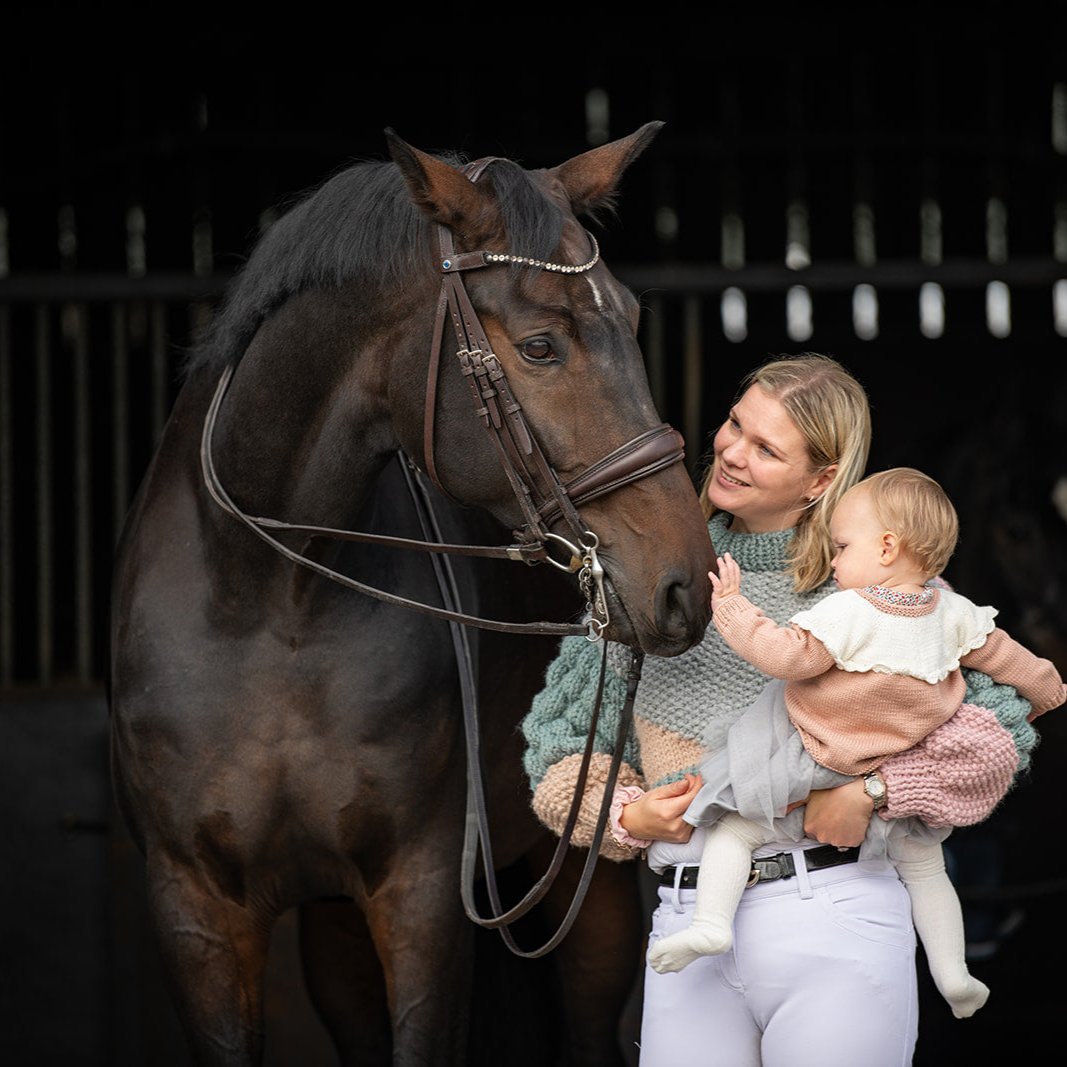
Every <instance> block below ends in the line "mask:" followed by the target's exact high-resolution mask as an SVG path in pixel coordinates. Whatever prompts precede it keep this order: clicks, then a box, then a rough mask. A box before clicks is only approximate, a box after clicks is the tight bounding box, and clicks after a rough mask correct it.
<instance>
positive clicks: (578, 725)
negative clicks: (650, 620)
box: [522, 514, 1036, 859]
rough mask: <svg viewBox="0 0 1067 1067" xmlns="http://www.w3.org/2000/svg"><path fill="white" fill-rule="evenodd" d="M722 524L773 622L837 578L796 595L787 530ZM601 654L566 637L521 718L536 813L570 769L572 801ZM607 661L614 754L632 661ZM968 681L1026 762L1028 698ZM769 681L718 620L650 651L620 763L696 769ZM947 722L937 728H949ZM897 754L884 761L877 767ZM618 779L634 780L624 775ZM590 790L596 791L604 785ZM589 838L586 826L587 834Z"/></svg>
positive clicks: (712, 526) (669, 771)
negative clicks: (671, 651) (685, 642)
mask: <svg viewBox="0 0 1067 1067" xmlns="http://www.w3.org/2000/svg"><path fill="white" fill-rule="evenodd" d="M728 521H729V516H728V515H725V514H718V515H716V516H715V517H714V518H713V519H712V520H711V522H710V523H709V526H708V530H709V533H710V535H711V539H712V543H713V544H714V545H715V550H716V552H717V553H718V554H719V555H722V554H723V553H724V552H729V553H730V554H731V555H732V556H733V557H734V559H736V560H737V562H738V565H739V566H740V567H741V570H742V571H743V573H744V585H745V590H746V592H747V593H749V594H750V595H751V596H752V599H753V600H754V601H756V603H758V604H759V605H760V606H761V608H762V609H763V611H764V613H765V614H767V615H768V616H770V617H771V618H773V619H774V620H775V621H776V622H777V623H779V624H784V623H785V622H786V621H787V620H788V619H789V618H790V617H792V616H793V615H794V614H796V612H798V611H800V610H803V609H805V608H808V607H812V606H813V605H814V604H816V603H818V602H819V601H820V600H821V599H822V598H823V597H825V596H826V595H827V594H828V593H830V592H832V591H833V589H834V586H833V584H832V583H831V582H827V583H825V584H824V585H822V586H820V587H819V588H818V589H815V590H813V591H812V592H810V593H806V594H800V595H798V594H797V593H796V592H795V590H794V589H793V582H792V579H791V578H790V576H789V575H788V574H786V573H785V571H784V567H785V562H786V561H785V555H786V549H787V546H788V544H789V540H790V538H791V536H792V532H791V531H789V530H785V531H780V532H775V533H765V534H740V533H735V532H732V531H730V530H728V529H726V524H727V522H728ZM600 656H601V649H600V647H599V645H595V644H592V643H590V642H589V641H587V640H585V638H584V637H568V638H564V639H563V641H562V642H561V643H560V652H559V655H558V656H557V658H556V659H555V660H554V661H553V662H552V664H550V666H549V668H548V671H547V672H546V676H545V687H544V689H543V690H542V691H541V692H540V693H539V694H538V695H537V697H535V699H534V702H533V706H532V708H531V710H530V713H529V714H528V715H527V717H526V719H525V720H524V721H523V724H522V729H523V733H524V735H525V737H526V742H527V748H526V752H525V756H524V765H525V769H526V773H527V775H528V776H529V778H530V782H531V784H532V786H533V787H534V790H535V794H534V807H535V810H536V811H538V813H539V814H540V812H541V811H545V812H555V811H558V802H557V801H551V802H548V801H546V800H545V799H544V798H543V797H540V798H539V797H538V793H555V792H557V791H559V792H561V793H562V792H563V791H564V790H567V789H568V786H567V785H566V781H565V780H566V777H567V775H568V774H570V775H571V778H570V784H569V791H568V798H567V804H565V805H564V811H565V810H566V807H567V805H569V795H570V792H572V791H573V785H574V777H575V775H576V773H577V765H578V761H575V760H573V759H570V760H568V757H573V756H574V754H576V753H578V754H580V753H581V752H582V749H583V748H584V746H585V741H586V735H587V733H588V726H589V720H590V716H591V714H592V710H593V703H594V698H595V694H596V683H597V678H598V675H599V669H600ZM608 663H609V669H608V671H607V675H606V683H605V693H604V703H603V709H602V712H601V723H600V726H599V728H598V731H597V737H596V746H595V747H596V751H597V752H601V753H607V752H610V751H611V746H612V744H613V738H614V731H615V725H616V723H617V722H618V713H619V709H620V708H621V707H622V704H623V701H624V699H625V693H626V687H625V683H624V681H623V674H624V672H625V667H626V664H627V663H628V652H627V650H626V649H624V648H619V649H618V650H617V649H616V647H615V646H609V655H608ZM967 679H968V682H969V684H970V683H973V682H974V681H976V680H981V679H984V682H981V685H982V690H981V696H980V698H979V697H975V696H974V695H972V692H971V689H970V688H969V689H968V692H967V694H966V696H965V699H966V700H967V701H968V702H970V703H973V704H977V705H980V706H982V707H984V708H988V709H990V710H991V711H993V712H994V713H995V714H996V716H997V718H998V720H999V721H1000V722H1001V724H1002V726H1003V727H1004V729H1006V730H1007V731H1008V733H1010V734H1011V735H1012V738H1013V739H1014V741H1015V743H1016V746H1017V747H1018V748H1019V750H1020V755H1019V757H1018V765H1019V767H1020V769H1021V768H1023V766H1024V764H1028V763H1029V757H1028V755H1026V754H1027V753H1028V752H1029V750H1030V749H1031V748H1032V747H1033V745H1034V742H1035V740H1036V734H1035V733H1034V731H1033V728H1032V727H1030V725H1029V724H1028V723H1027V722H1026V716H1027V714H1029V711H1030V705H1029V704H1028V703H1027V702H1026V701H1024V700H1022V699H1021V698H1019V697H1018V696H1017V695H1016V694H1015V692H1014V690H1012V689H1008V688H1006V687H1004V686H997V685H995V684H994V683H992V682H991V681H990V680H989V679H988V678H985V676H983V675H980V674H977V673H974V672H967ZM766 682H767V678H766V676H765V675H763V674H761V673H760V672H759V671H758V670H757V669H756V668H755V667H752V666H750V665H749V664H748V663H746V662H745V661H744V660H743V659H742V658H741V657H740V656H738V655H736V654H735V653H734V652H732V651H731V650H730V649H729V647H728V646H727V645H726V643H725V642H724V641H723V639H722V637H721V635H720V634H719V632H718V630H717V629H716V628H715V627H714V626H709V627H708V630H707V633H706V634H705V636H704V639H703V641H701V643H700V644H698V645H696V646H695V647H694V648H692V649H690V650H689V651H688V652H685V653H683V654H682V655H681V656H674V657H670V658H662V657H657V656H649V657H648V658H646V660H645V662H644V665H643V669H642V675H641V683H640V685H639V686H638V689H637V698H636V701H635V707H634V712H635V717H636V719H637V721H638V729H637V740H636V741H635V740H634V739H633V738H631V740H630V741H629V742H628V743H627V747H626V751H625V753H624V759H625V766H626V767H627V768H628V772H629V773H631V774H632V775H633V783H634V784H642V779H644V780H645V781H646V782H647V785H648V786H650V787H651V786H656V785H660V784H662V783H664V782H668V781H674V780H676V779H678V778H681V777H682V776H683V775H684V774H685V773H686V772H687V771H693V770H695V769H696V767H697V763H698V760H699V758H698V757H697V755H696V753H697V752H698V751H700V752H702V751H703V750H704V748H705V747H707V748H712V749H714V748H717V747H719V746H720V745H721V744H722V742H723V740H724V738H725V736H726V733H727V731H728V730H729V728H730V726H732V725H733V723H734V722H735V721H736V719H737V718H738V716H739V715H740V714H741V712H742V711H743V710H744V709H745V708H746V707H747V706H748V705H749V704H751V703H752V702H753V700H754V699H755V698H756V696H757V695H758V694H759V692H760V691H761V690H762V689H763V687H764V685H765V684H766ZM953 721H954V720H950V721H949V722H948V723H946V724H945V725H943V726H941V727H939V728H938V729H939V730H948V729H949V728H950V727H951V726H952V723H953ZM679 753H682V754H683V756H682V758H683V759H686V760H687V762H685V763H684V764H679V763H678V762H677V759H678V754H679ZM689 754H692V756H691V757H690V756H689ZM690 758H691V762H690V761H689V760H690ZM898 759H901V757H900V756H895V757H893V760H898ZM893 760H890V761H887V762H886V764H885V765H884V766H883V768H882V769H883V773H885V772H886V770H887V769H888V768H889V767H890V765H891V764H892V762H893ZM563 761H567V762H565V763H564V762H563ZM929 766H930V773H931V774H937V773H939V771H938V769H937V765H936V764H930V765H929ZM1012 766H1013V767H1014V761H1013V762H1012ZM550 770H551V771H552V774H551V776H550V775H549V771H550ZM912 780H913V779H912V777H911V776H910V775H904V776H902V777H900V779H899V780H898V782H897V786H896V788H897V789H898V790H901V791H903V792H902V793H900V795H896V796H894V793H893V791H892V790H889V805H888V807H887V809H886V810H887V811H889V812H891V813H895V812H896V811H898V810H899V809H909V810H910V809H913V808H915V807H916V805H917V804H918V802H917V801H914V799H913V798H912V797H911V796H910V795H909V793H908V790H909V788H910V785H911V782H912ZM622 784H630V781H629V780H627V781H625V782H623V783H622ZM587 792H588V791H587ZM596 792H597V795H598V797H599V794H600V793H601V792H602V789H600V790H596ZM598 806H599V804H598V802H597V803H594V804H588V805H585V806H583V808H582V819H583V820H584V819H585V818H586V813H587V812H590V811H591V812H592V818H593V819H595V815H596V811H597V809H598ZM919 814H921V815H923V816H924V817H926V816H929V817H930V818H929V819H928V821H936V820H937V819H939V818H940V817H944V813H943V811H941V810H940V809H934V810H929V811H920V812H919ZM553 818H554V816H553ZM543 821H545V822H546V825H549V826H550V827H551V828H552V829H555V830H556V832H559V826H561V825H562V823H560V824H559V825H558V826H552V824H551V822H549V821H548V819H543ZM950 821H951V820H950ZM591 825H592V824H590V826H591ZM606 836H610V835H606ZM590 838H591V830H590V833H589V834H588V835H587V836H586V840H587V841H588V840H590ZM619 851H620V847H619V846H618V844H617V843H615V842H614V841H612V842H611V843H610V845H608V846H607V847H606V848H605V849H602V852H604V854H605V855H609V854H610V856H611V858H613V859H620V858H624V857H623V856H620V855H619ZM632 854H633V853H631V855H632Z"/></svg>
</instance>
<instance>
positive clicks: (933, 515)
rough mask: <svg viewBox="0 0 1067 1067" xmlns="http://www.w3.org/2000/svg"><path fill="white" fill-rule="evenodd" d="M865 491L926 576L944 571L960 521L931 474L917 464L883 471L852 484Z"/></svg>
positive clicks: (854, 490) (875, 511)
mask: <svg viewBox="0 0 1067 1067" xmlns="http://www.w3.org/2000/svg"><path fill="white" fill-rule="evenodd" d="M849 491H850V492H861V491H862V492H865V493H866V494H867V495H868V497H869V498H870V501H871V506H872V507H873V508H874V513H875V514H876V515H877V516H878V521H879V522H880V523H882V524H883V525H884V526H885V528H886V529H887V530H891V531H892V532H893V533H895V534H896V535H897V537H898V538H899V539H900V550H901V551H902V552H905V553H907V554H908V556H910V557H911V558H912V559H913V560H914V561H915V563H916V564H917V565H918V567H919V568H920V570H921V571H922V573H923V577H924V578H933V577H934V575H937V574H940V573H941V572H942V571H943V570H944V569H945V567H946V566H947V565H948V561H949V560H950V559H951V558H952V553H953V552H955V551H956V545H957V543H958V542H959V539H960V520H959V516H958V515H957V514H956V509H955V508H954V507H953V506H952V501H951V500H949V498H948V494H947V493H946V492H945V490H944V489H942V488H941V486H940V485H938V483H937V482H935V481H934V479H933V478H931V477H930V475H928V474H923V472H922V471H918V470H915V468H914V467H893V468H891V469H890V470H886V471H879V472H878V473H877V474H872V475H871V476H870V477H868V478H864V479H863V481H862V482H858V483H857V484H856V485H855V486H853V487H852V489H851V490H849Z"/></svg>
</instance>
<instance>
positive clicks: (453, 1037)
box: [365, 834, 474, 1067]
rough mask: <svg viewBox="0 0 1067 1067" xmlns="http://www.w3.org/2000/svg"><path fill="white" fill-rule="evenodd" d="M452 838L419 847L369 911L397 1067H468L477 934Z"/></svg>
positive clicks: (399, 863) (408, 852)
mask: <svg viewBox="0 0 1067 1067" xmlns="http://www.w3.org/2000/svg"><path fill="white" fill-rule="evenodd" d="M453 837H454V835H451V834H450V835H445V836H444V838H443V840H444V842H445V843H446V844H447V847H445V846H444V845H443V843H442V838H441V837H438V838H437V839H436V840H429V841H424V842H421V843H420V842H416V843H414V844H411V845H409V847H406V848H404V849H402V850H400V852H399V854H398V855H397V856H396V857H395V859H394V862H393V869H392V871H391V872H390V874H389V875H388V876H387V877H386V878H385V879H384V880H383V881H382V883H381V884H380V885H379V886H378V887H377V888H376V889H375V890H374V892H373V893H372V894H371V895H370V896H369V897H368V899H367V901H366V904H365V912H366V916H367V922H368V926H369V927H370V932H371V937H372V938H373V940H374V944H375V946H376V948H377V950H378V957H379V959H380V960H381V964H382V971H383V973H384V975H385V986H386V992H387V996H388V1000H389V1011H390V1016H391V1018H392V1027H393V1064H394V1065H395V1067H434V1065H441V1067H454V1065H455V1064H461V1063H465V1062H466V1046H467V1032H468V1012H469V1007H470V1005H469V1001H470V990H471V982H472V973H473V956H474V948H473V946H474V941H473V933H474V927H473V926H472V925H471V923H470V922H469V920H468V919H467V918H466V915H465V914H464V912H463V905H462V902H461V900H460V896H459V850H458V848H457V847H456V846H455V845H454V844H452V843H451V842H452V839H453Z"/></svg>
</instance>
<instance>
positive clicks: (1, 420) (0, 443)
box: [0, 307, 15, 687]
mask: <svg viewBox="0 0 1067 1067" xmlns="http://www.w3.org/2000/svg"><path fill="white" fill-rule="evenodd" d="M11 389H12V382H11V313H10V311H9V310H8V309H7V308H5V307H0V687H5V686H9V685H11V683H12V681H13V680H14V677H15V583H14V577H15V565H14V558H15V548H14V532H15V522H14V514H15V467H14V460H13V456H14V451H15V448H14V435H15V431H14V428H13V427H12V425H11V417H12V403H11Z"/></svg>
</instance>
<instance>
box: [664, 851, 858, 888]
mask: <svg viewBox="0 0 1067 1067" xmlns="http://www.w3.org/2000/svg"><path fill="white" fill-rule="evenodd" d="M803 855H804V866H805V867H806V868H807V869H808V870H809V871H821V870H823V869H824V868H826V867H840V866H841V865H842V864H843V863H855V862H856V860H858V859H859V858H860V850H859V849H858V848H845V849H840V848H835V847H834V846H833V845H820V846H819V847H818V848H808V849H805V850H804V853H803ZM676 872H677V868H676V867H666V868H664V871H663V873H662V874H661V875H660V876H659V884H660V885H669V886H673V885H674V879H675V876H676ZM699 872H700V868H699V867H689V866H687V867H685V868H684V869H683V870H682V880H681V882H680V883H679V885H678V888H679V889H696V885H697V874H698V873H699ZM796 873H797V869H796V865H795V863H794V862H793V853H792V852H779V853H777V854H776V855H774V856H762V857H760V859H758V860H753V861H752V873H751V874H750V875H749V876H748V885H749V886H753V885H755V884H756V883H757V882H776V881H777V880H778V879H779V878H792V877H793V875H794V874H796ZM746 888H747V887H746Z"/></svg>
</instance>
